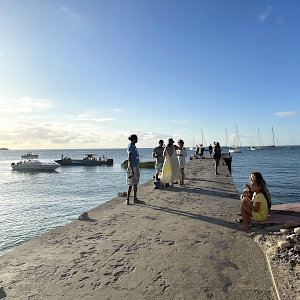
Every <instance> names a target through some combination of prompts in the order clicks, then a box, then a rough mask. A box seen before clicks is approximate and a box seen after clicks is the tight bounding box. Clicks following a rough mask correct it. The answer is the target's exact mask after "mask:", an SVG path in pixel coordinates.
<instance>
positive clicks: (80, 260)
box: [0, 159, 275, 300]
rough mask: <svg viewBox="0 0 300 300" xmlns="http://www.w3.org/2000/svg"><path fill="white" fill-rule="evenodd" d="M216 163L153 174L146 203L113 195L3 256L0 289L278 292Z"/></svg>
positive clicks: (170, 294)
mask: <svg viewBox="0 0 300 300" xmlns="http://www.w3.org/2000/svg"><path fill="white" fill-rule="evenodd" d="M219 172H220V175H215V174H214V161H213V160H212V159H203V160H200V159H199V160H193V161H190V162H189V163H188V164H187V166H186V186H185V187H179V186H178V185H177V186H176V185H175V187H174V188H171V187H170V188H166V189H163V190H154V189H153V183H152V181H149V182H148V183H146V184H144V185H142V186H140V187H139V190H138V197H139V199H140V200H143V201H145V204H144V205H140V204H139V205H130V206H126V205H125V198H121V197H119V198H115V199H112V200H110V201H109V202H107V203H105V204H103V205H100V206H99V207H97V208H95V209H93V210H91V211H90V212H89V216H90V218H91V219H90V220H89V221H78V220H77V221H74V222H72V223H71V224H69V225H67V226H63V227H59V228H56V229H54V230H51V231H50V232H48V233H47V234H44V235H42V236H40V237H37V238H35V239H33V240H31V241H29V242H27V243H25V244H23V245H22V246H19V247H17V248H16V249H14V250H13V251H11V252H9V253H7V254H5V255H3V256H1V257H0V287H3V290H2V291H0V298H5V297H6V298H7V299H31V300H33V299H222V300H223V299H230V300H234V299H237V300H241V299H247V300H250V299H256V300H259V299H261V300H266V299H275V298H274V294H273V288H272V282H271V277H270V274H269V272H268V267H267V263H266V260H265V257H264V254H263V253H262V252H261V250H260V249H259V248H258V246H257V244H256V243H255V242H254V241H253V240H252V239H251V238H249V236H248V234H247V233H245V232H242V231H239V230H238V228H237V224H236V223H235V222H234V219H235V218H236V217H237V216H236V213H237V211H238V210H239V200H238V197H237V191H236V188H235V186H234V184H233V181H232V177H231V176H230V174H229V172H228V170H227V168H226V166H224V165H220V168H219ZM124 180H125V179H124Z"/></svg>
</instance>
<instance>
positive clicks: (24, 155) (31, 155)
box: [21, 152, 39, 159]
mask: <svg viewBox="0 0 300 300" xmlns="http://www.w3.org/2000/svg"><path fill="white" fill-rule="evenodd" d="M38 157H39V155H38V154H37V153H32V152H28V153H26V154H23V155H21V158H26V159H32V158H38Z"/></svg>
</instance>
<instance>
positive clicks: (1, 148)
mask: <svg viewBox="0 0 300 300" xmlns="http://www.w3.org/2000/svg"><path fill="white" fill-rule="evenodd" d="M0 150H9V149H8V148H0Z"/></svg>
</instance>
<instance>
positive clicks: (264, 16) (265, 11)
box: [258, 6, 273, 22]
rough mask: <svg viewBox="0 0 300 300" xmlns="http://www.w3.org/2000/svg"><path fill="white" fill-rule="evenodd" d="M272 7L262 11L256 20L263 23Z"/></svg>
mask: <svg viewBox="0 0 300 300" xmlns="http://www.w3.org/2000/svg"><path fill="white" fill-rule="evenodd" d="M272 10H273V7H272V6H268V7H267V8H266V9H265V10H264V11H262V12H261V13H260V14H259V15H258V19H259V20H260V21H261V22H264V21H265V20H266V19H267V18H268V17H269V16H270V14H271V13H272Z"/></svg>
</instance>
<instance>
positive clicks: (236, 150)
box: [229, 125, 243, 153]
mask: <svg viewBox="0 0 300 300" xmlns="http://www.w3.org/2000/svg"><path fill="white" fill-rule="evenodd" d="M234 142H235V144H236V145H233V146H231V147H229V152H230V153H241V152H243V151H242V149H241V148H239V147H238V146H237V145H238V144H240V147H241V140H240V136H239V132H238V128H237V125H235V136H234Z"/></svg>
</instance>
